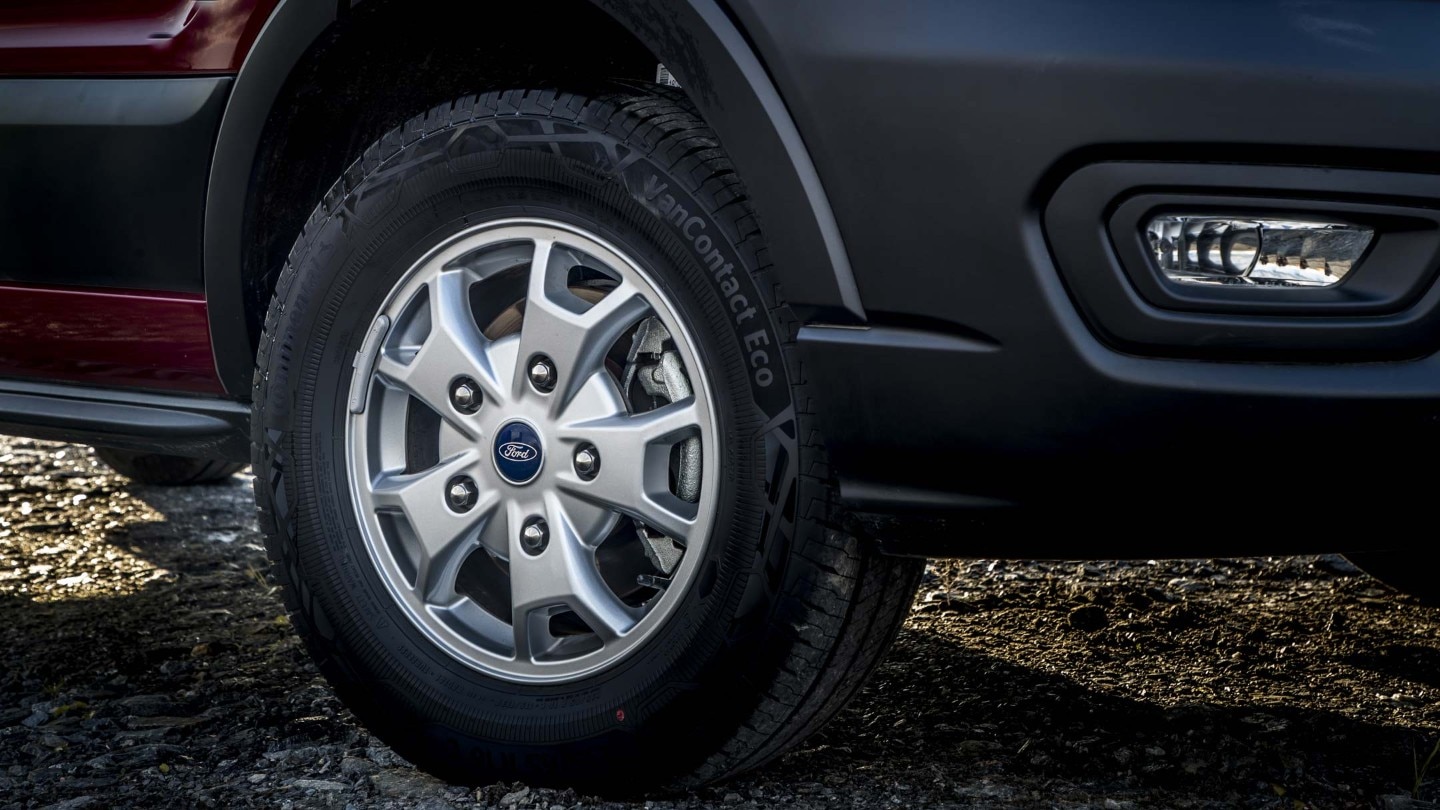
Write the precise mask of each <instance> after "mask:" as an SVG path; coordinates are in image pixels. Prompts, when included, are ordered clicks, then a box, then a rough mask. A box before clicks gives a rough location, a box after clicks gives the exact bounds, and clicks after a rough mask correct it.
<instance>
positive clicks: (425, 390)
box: [375, 270, 504, 438]
mask: <svg viewBox="0 0 1440 810" xmlns="http://www.w3.org/2000/svg"><path fill="white" fill-rule="evenodd" d="M471 280H472V277H471V275H470V274H469V273H468V272H467V271H465V270H448V271H445V272H441V273H437V274H436V275H435V277H434V278H433V279H431V280H430V282H429V284H427V285H426V287H427V289H428V293H429V309H430V334H429V335H427V336H426V337H425V342H424V343H422V344H421V345H420V349H419V351H417V352H416V353H415V355H414V357H411V358H410V359H409V361H408V362H405V361H403V360H402V359H401V358H400V357H398V356H397V350H395V349H390V350H386V351H382V352H381V353H380V356H379V357H378V358H377V359H376V362H375V373H376V374H378V375H379V376H380V378H381V380H382V381H384V382H385V383H387V384H389V385H391V386H393V387H395V388H399V389H400V390H402V391H405V392H406V393H408V394H410V395H411V396H413V397H415V398H416V399H418V400H420V401H421V402H423V403H425V404H426V405H427V406H429V407H430V408H431V409H432V410H434V411H435V412H436V413H438V414H440V416H442V417H443V418H444V419H445V420H446V421H448V422H450V423H451V424H452V425H454V426H455V428H456V429H458V430H459V431H460V432H462V433H464V434H465V435H467V436H470V437H471V438H476V437H477V436H478V433H477V431H476V428H475V426H474V424H473V420H470V419H468V418H466V417H465V416H463V415H461V414H458V413H456V412H455V410H454V409H453V408H451V406H450V383H451V381H453V380H454V379H455V378H456V377H458V376H461V375H464V376H468V377H470V378H472V379H474V380H475V381H476V382H477V383H478V384H479V386H480V390H481V393H482V394H483V395H484V397H485V399H486V400H488V401H489V402H490V403H492V404H493V403H498V402H501V401H503V399H504V397H503V396H502V392H501V389H500V385H499V382H498V381H497V380H496V377H495V370H494V369H493V368H492V367H491V363H490V358H489V356H488V355H487V354H486V349H487V348H488V346H489V341H488V340H486V339H485V336H484V335H482V334H481V333H480V329H479V328H478V327H476V325H475V319H474V317H473V316H472V315H471V313H470V301H469V283H470V281H471Z"/></svg>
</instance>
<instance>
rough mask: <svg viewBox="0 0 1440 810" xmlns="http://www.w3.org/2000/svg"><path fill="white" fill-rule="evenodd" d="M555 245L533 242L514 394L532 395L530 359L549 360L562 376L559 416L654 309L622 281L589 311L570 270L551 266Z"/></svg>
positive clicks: (555, 406)
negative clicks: (619, 341)
mask: <svg viewBox="0 0 1440 810" xmlns="http://www.w3.org/2000/svg"><path fill="white" fill-rule="evenodd" d="M553 244H554V243H553V242H552V241H551V240H547V239H540V240H536V242H535V256H534V258H533V259H532V260H531V264H530V284H529V290H528V293H527V296H526V299H525V320H524V323H523V324H522V325H521V327H520V362H519V363H518V364H517V367H516V373H515V380H514V391H515V396H516V397H517V398H518V397H521V396H524V395H525V392H526V391H528V390H529V382H528V381H527V376H526V375H527V373H528V371H529V366H528V361H529V359H530V358H532V357H534V356H535V355H540V354H543V355H545V356H547V357H549V358H550V359H551V361H552V362H554V364H555V368H556V371H557V372H558V375H559V382H558V384H557V385H556V387H555V391H554V393H553V394H552V396H553V400H552V401H551V406H550V412H551V413H552V414H558V413H560V412H561V411H562V410H564V409H565V406H566V405H568V404H569V403H570V400H571V398H572V397H574V396H575V392H576V391H579V390H580V388H581V387H582V386H583V385H584V384H585V382H586V381H587V380H589V379H590V377H591V375H593V374H595V373H596V372H598V371H600V370H601V363H602V362H603V360H604V358H605V353H606V352H607V351H609V349H610V347H611V346H612V345H614V343H615V341H616V340H617V339H619V337H620V335H622V334H624V332H625V330H626V329H629V328H630V327H631V326H634V325H635V324H636V323H637V322H638V321H639V320H640V319H641V318H643V317H644V316H645V314H646V313H648V312H649V311H650V305H649V304H647V303H646V302H645V298H644V297H643V296H642V295H641V294H640V291H639V290H638V289H637V288H636V287H635V285H633V284H630V283H629V282H624V281H622V282H621V283H620V285H619V286H617V287H615V288H614V289H612V290H610V291H609V292H608V293H607V294H606V295H605V297H604V298H602V299H600V301H598V302H597V303H595V304H594V305H592V306H589V307H588V308H587V307H586V306H585V304H584V302H582V301H581V300H580V299H579V298H577V297H576V296H575V295H574V294H573V293H571V292H570V291H569V289H568V288H567V287H566V282H567V278H566V274H567V273H568V270H569V268H566V267H557V266H556V263H555V262H553V261H551V257H552V255H553V250H552V247H553Z"/></svg>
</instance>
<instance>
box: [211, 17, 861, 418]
mask: <svg viewBox="0 0 1440 810" xmlns="http://www.w3.org/2000/svg"><path fill="white" fill-rule="evenodd" d="M591 2H593V3H595V4H596V5H597V6H598V7H599V8H600V9H602V10H603V11H605V12H606V13H607V14H609V15H610V16H611V17H613V18H614V19H615V20H616V21H617V22H619V23H620V24H621V25H622V26H624V27H625V28H626V29H627V30H629V31H630V32H631V33H632V34H634V35H635V37H636V38H637V39H639V40H640V42H641V43H642V44H644V45H645V46H646V47H648V48H649V49H650V50H651V52H653V53H655V54H656V55H657V56H658V58H660V59H661V60H662V61H663V62H664V64H665V65H666V67H667V68H669V69H670V70H671V72H672V73H673V74H674V75H675V76H676V77H677V79H678V80H679V81H680V83H681V85H682V87H683V88H684V90H685V92H686V94H687V95H688V96H689V97H690V99H691V101H692V102H693V103H694V104H695V105H696V107H697V108H698V109H699V111H700V113H701V115H702V116H703V117H704V118H705V120H706V123H707V124H709V125H710V126H711V128H713V129H714V130H715V131H716V133H717V134H718V135H719V136H720V139H721V141H722V142H723V144H724V146H725V149H726V152H727V154H729V156H730V157H731V159H732V160H733V161H734V163H735V164H736V167H737V169H738V170H739V172H740V174H741V176H742V177H744V178H745V182H746V186H747V188H748V190H749V193H750V197H751V199H752V202H753V204H754V205H755V207H756V209H757V210H758V212H759V214H760V216H761V217H762V218H763V219H764V220H765V221H767V222H770V223H776V225H773V226H772V227H771V228H770V230H769V231H767V234H766V236H767V240H768V243H769V248H770V251H771V252H772V254H773V256H774V259H775V261H774V266H775V268H776V271H775V272H776V274H777V276H778V277H779V280H780V282H781V284H782V285H783V286H784V288H785V293H786V296H787V298H788V299H789V301H790V304H791V307H792V309H794V310H795V311H796V313H797V314H798V315H799V316H800V317H801V318H802V320H808V319H811V318H823V319H825V320H828V321H831V322H835V323H861V322H864V320H865V311H864V308H863V306H862V305H861V302H860V293H859V288H858V287H857V286H856V283H855V278H854V274H853V273H852V271H851V268H850V261H849V257H848V254H847V253H846V250H845V245H844V241H843V239H842V238H841V234H840V229H839V225H838V224H837V222H836V220H835V215H834V213H833V211H832V210H831V207H830V202H829V198H828V197H827V196H826V194H825V190H824V186H823V184H822V183H821V181H820V176H819V174H818V172H817V171H816V169H815V165H814V163H813V161H812V160H811V158H810V153H809V151H808V150H807V149H806V146H805V143H804V140H803V138H802V137H801V134H800V132H799V130H798V129H797V128H796V125H795V122H794V120H793V119H792V117H791V116H790V112H789V110H788V108H787V107H786V105H785V102H784V100H783V99H782V98H781V96H780V93H779V91H778V90H777V89H776V87H775V84H774V82H773V81H772V80H771V78H770V76H769V74H768V72H767V71H766V69H765V67H764V66H763V65H762V64H761V62H760V60H759V58H758V57H757V56H756V54H755V52H754V50H753V49H752V48H751V46H750V44H749V42H748V41H747V40H746V38H745V36H744V35H743V34H742V33H741V31H740V30H739V28H738V27H737V26H736V24H735V23H734V22H733V21H732V20H731V18H730V17H729V15H728V14H727V13H726V11H725V10H724V9H722V8H721V6H720V5H719V4H717V3H716V2H715V0H591ZM337 16H338V8H337V4H336V3H333V2H328V0H282V2H281V4H280V5H279V6H278V7H277V8H276V10H275V12H274V13H273V14H272V15H271V17H270V19H269V20H268V21H267V22H266V24H265V26H264V28H262V29H261V31H260V34H259V36H258V38H257V39H256V42H255V46H254V47H253V48H252V49H251V51H250V53H249V55H248V56H247V57H246V59H245V62H244V64H243V65H242V66H241V68H240V73H239V75H238V76H237V77H236V79H235V85H234V89H233V91H232V92H231V97H230V102H229V104H228V106H227V108H226V110H225V115H224V118H223V119H222V121H221V124H220V133H219V137H218V139H217V141H216V145H215V157H214V160H213V162H212V168H211V174H210V183H209V188H208V191H207V196H206V205H205V295H206V299H207V301H208V303H209V307H210V337H211V341H212V343H213V345H214V349H215V364H216V368H217V370H218V373H219V375H220V379H221V382H222V383H223V384H224V385H225V389H226V391H227V392H229V393H230V395H231V396H234V397H237V398H240V399H245V400H248V399H249V395H250V386H251V382H252V376H253V373H254V347H255V345H256V341H257V338H258V335H252V334H251V333H250V329H249V327H248V326H247V323H248V321H247V318H246V307H247V306H248V305H249V304H248V302H247V296H246V295H245V287H244V276H243V268H242V263H241V256H242V247H243V239H244V212H245V206H246V198H247V195H248V194H249V192H250V185H251V183H252V180H253V169H254V165H255V159H256V157H257V155H258V153H259V150H260V140H261V136H262V133H263V130H264V127H265V122H266V120H267V119H268V118H269V115H270V112H271V109H272V107H273V106H274V104H275V102H276V100H277V99H278V98H279V96H280V94H281V91H282V89H283V88H284V86H285V83H286V81H287V80H288V79H289V77H290V74H291V71H292V70H293V69H294V67H295V66H296V65H297V64H298V63H299V62H300V60H301V58H302V57H303V56H304V54H305V52H306V51H307V50H308V49H309V48H310V47H311V45H312V44H314V43H315V41H316V40H317V39H319V38H320V36H321V35H322V34H323V33H324V32H325V30H326V29H327V28H328V27H329V26H330V24H331V23H333V22H335V20H336V19H337ZM782 225H783V227H782Z"/></svg>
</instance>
